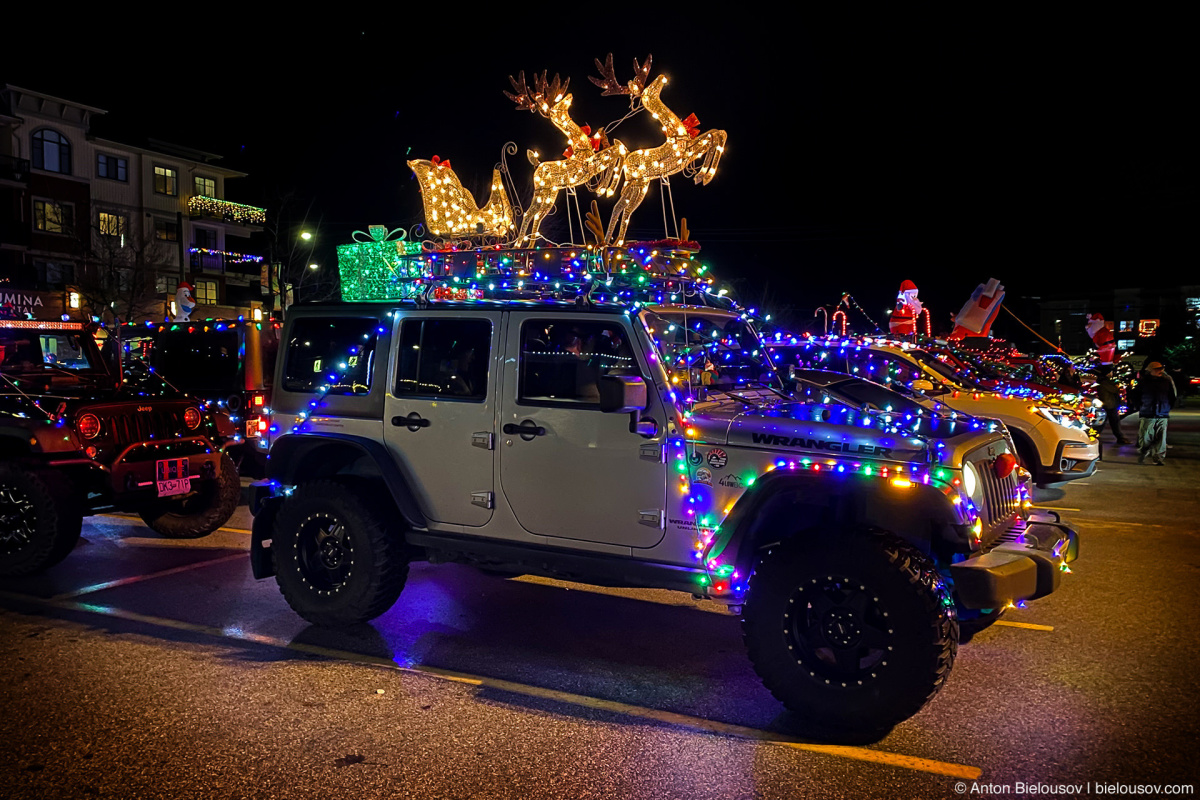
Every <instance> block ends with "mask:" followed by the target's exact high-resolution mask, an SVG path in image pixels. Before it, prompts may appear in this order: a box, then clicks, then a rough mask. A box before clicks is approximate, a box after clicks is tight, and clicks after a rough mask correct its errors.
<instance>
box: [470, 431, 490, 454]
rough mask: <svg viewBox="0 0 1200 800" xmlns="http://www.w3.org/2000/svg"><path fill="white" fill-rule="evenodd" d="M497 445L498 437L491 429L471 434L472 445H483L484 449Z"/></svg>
mask: <svg viewBox="0 0 1200 800" xmlns="http://www.w3.org/2000/svg"><path fill="white" fill-rule="evenodd" d="M495 446H496V437H495V436H494V435H492V432H491V431H479V432H477V433H472V434H471V447H482V448H483V449H484V450H492V449H494V448H495Z"/></svg>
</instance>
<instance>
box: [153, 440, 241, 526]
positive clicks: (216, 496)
mask: <svg viewBox="0 0 1200 800" xmlns="http://www.w3.org/2000/svg"><path fill="white" fill-rule="evenodd" d="M241 500H242V481H241V478H240V477H239V476H238V471H237V466H236V465H235V464H234V463H233V459H231V458H230V457H229V456H228V455H225V454H222V455H221V473H220V474H219V475H218V476H217V479H216V480H213V481H205V482H204V483H203V484H202V485H201V486H200V488H199V489H197V490H196V491H194V492H192V493H191V494H188V495H185V496H184V497H181V498H178V499H167V500H158V501H156V502H154V503H153V504H151V505H148V506H146V507H145V508H141V509H139V510H138V515H139V516H141V518H142V521H143V522H145V523H146V525H148V526H149V527H150V528H151V529H152V530H153V531H154V532H155V533H158V534H160V535H162V536H166V537H167V538H168V539H199V538H200V537H201V536H208V535H209V534H210V533H212V532H213V531H215V530H216V529H217V528H219V527H221V526H222V525H224V524H225V523H226V522H228V521H229V518H230V517H232V516H233V512H234V511H235V510H236V509H237V506H238V503H240V502H241Z"/></svg>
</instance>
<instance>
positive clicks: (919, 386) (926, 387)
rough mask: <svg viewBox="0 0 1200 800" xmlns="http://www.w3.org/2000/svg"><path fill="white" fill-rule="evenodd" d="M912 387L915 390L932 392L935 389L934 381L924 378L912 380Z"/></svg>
mask: <svg viewBox="0 0 1200 800" xmlns="http://www.w3.org/2000/svg"><path fill="white" fill-rule="evenodd" d="M912 389H913V391H914V392H932V391H933V383H931V382H930V381H927V380H922V379H920V378H918V379H917V380H915V381H913V382H912Z"/></svg>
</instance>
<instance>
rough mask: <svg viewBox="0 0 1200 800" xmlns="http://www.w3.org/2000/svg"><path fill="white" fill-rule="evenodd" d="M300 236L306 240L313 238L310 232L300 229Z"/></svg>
mask: <svg viewBox="0 0 1200 800" xmlns="http://www.w3.org/2000/svg"><path fill="white" fill-rule="evenodd" d="M300 238H301V239H303V240H304V241H306V242H307V241H309V240H310V239H312V238H313V235H312V234H311V233H309V232H308V231H301V232H300Z"/></svg>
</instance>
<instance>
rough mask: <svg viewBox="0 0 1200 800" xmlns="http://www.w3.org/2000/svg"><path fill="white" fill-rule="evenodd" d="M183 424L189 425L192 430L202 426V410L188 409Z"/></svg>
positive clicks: (184, 414) (184, 413)
mask: <svg viewBox="0 0 1200 800" xmlns="http://www.w3.org/2000/svg"><path fill="white" fill-rule="evenodd" d="M183 424H184V425H187V426H188V427H189V428H191V429H192V430H195V429H196V428H197V427H199V426H200V410H199V409H197V408H188V409H186V410H185V411H184V412H183Z"/></svg>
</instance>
